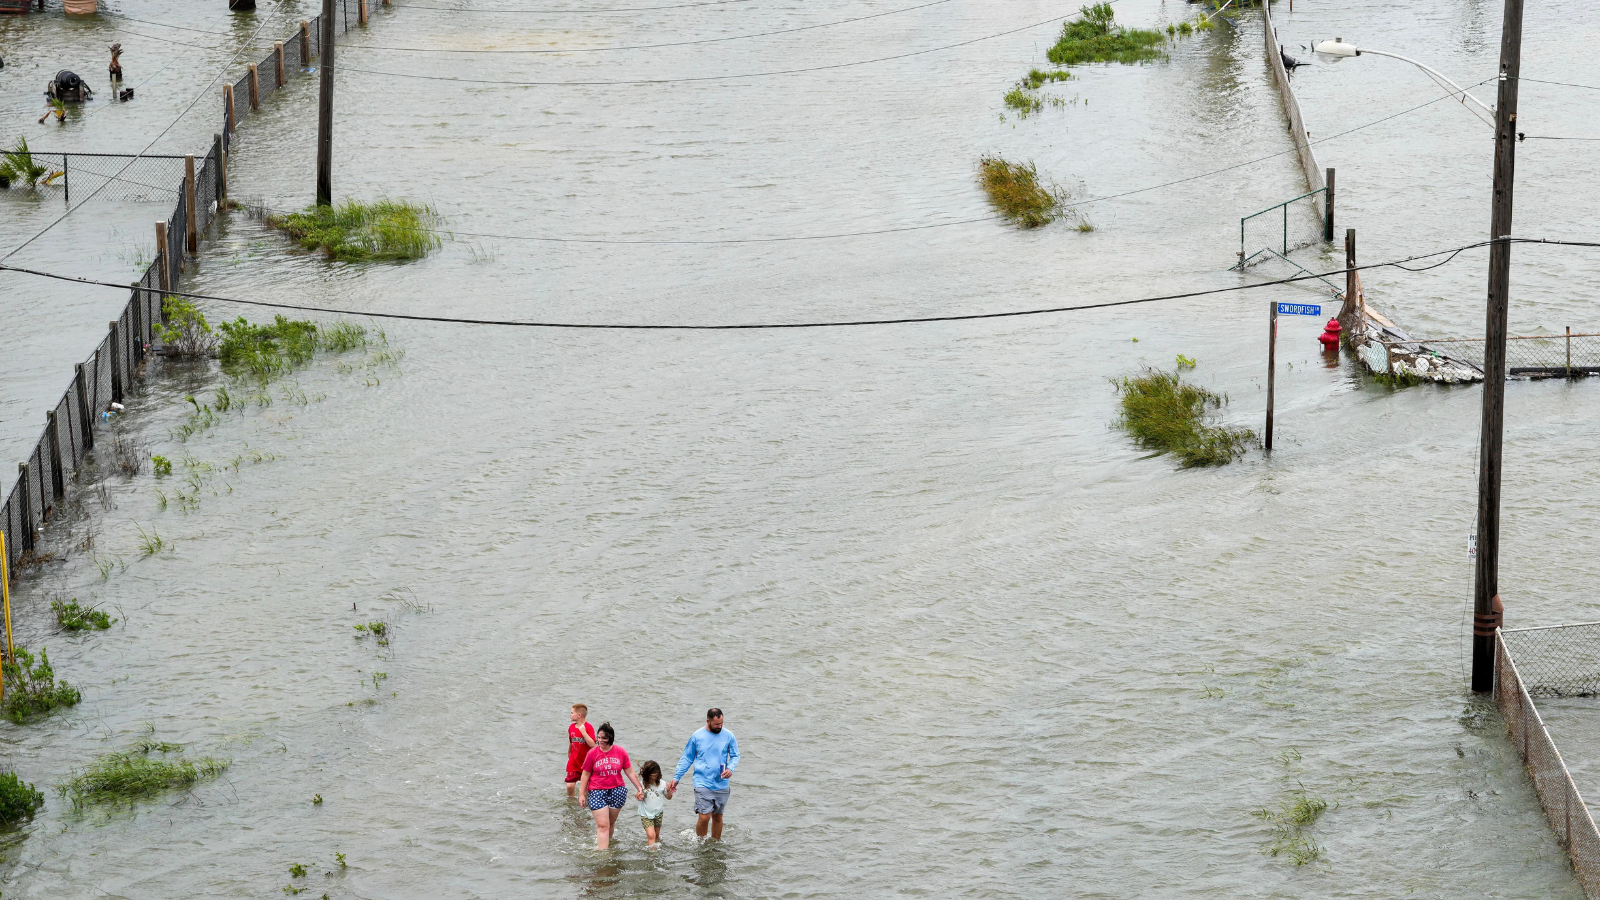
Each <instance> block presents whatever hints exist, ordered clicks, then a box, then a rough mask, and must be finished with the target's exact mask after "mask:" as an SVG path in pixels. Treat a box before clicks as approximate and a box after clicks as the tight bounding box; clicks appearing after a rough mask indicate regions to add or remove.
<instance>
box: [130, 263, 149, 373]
mask: <svg viewBox="0 0 1600 900" xmlns="http://www.w3.org/2000/svg"><path fill="white" fill-rule="evenodd" d="M132 287H133V302H132V303H129V304H128V305H129V306H131V307H132V308H133V314H132V316H131V318H132V320H133V358H134V359H135V360H141V359H144V319H145V315H144V294H143V293H142V292H141V291H140V289H139V282H137V281H135V282H134V283H133V285H132ZM130 368H131V367H130Z"/></svg>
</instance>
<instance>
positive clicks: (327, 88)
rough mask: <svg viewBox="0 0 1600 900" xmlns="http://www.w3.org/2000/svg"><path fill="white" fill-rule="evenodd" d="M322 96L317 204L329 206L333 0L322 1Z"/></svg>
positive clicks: (318, 132) (331, 130) (331, 158)
mask: <svg viewBox="0 0 1600 900" xmlns="http://www.w3.org/2000/svg"><path fill="white" fill-rule="evenodd" d="M321 44H322V73H321V74H322V97H321V101H320V102H319V103H318V104H317V205H318V206H332V205H333V0H322V37H321Z"/></svg>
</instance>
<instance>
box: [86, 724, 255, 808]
mask: <svg viewBox="0 0 1600 900" xmlns="http://www.w3.org/2000/svg"><path fill="white" fill-rule="evenodd" d="M230 762H231V760H227V759H215V758H213V757H210V756H202V757H200V758H199V759H186V758H184V757H183V748H182V747H181V746H179V745H178V744H168V743H158V742H155V741H153V740H146V741H143V742H141V743H139V744H138V745H136V746H134V747H132V748H130V749H128V750H123V751H118V752H115V753H107V754H106V755H104V756H102V757H100V758H99V759H96V760H95V761H94V762H92V763H90V764H89V765H88V766H86V767H85V768H83V769H82V770H80V771H78V772H75V773H74V774H73V775H72V777H71V778H69V779H67V781H66V782H65V783H64V784H62V785H60V786H59V787H58V788H57V790H59V791H60V792H61V795H62V796H63V797H66V798H68V799H69V800H71V801H72V806H73V808H74V809H82V808H83V807H84V806H85V805H86V804H107V805H117V804H123V803H129V804H131V803H132V802H133V801H135V800H140V799H144V798H148V797H154V796H156V795H158V794H161V793H164V792H166V791H172V790H181V789H184V788H189V787H193V786H194V785H196V784H198V783H200V782H201V781H204V780H206V779H208V778H215V777H217V776H218V775H221V774H222V773H223V771H225V770H226V769H227V768H228V765H229V763H230Z"/></svg>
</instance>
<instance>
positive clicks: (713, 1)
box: [389, 0, 750, 16]
mask: <svg viewBox="0 0 1600 900" xmlns="http://www.w3.org/2000/svg"><path fill="white" fill-rule="evenodd" d="M749 2H750V0H709V2H705V3H674V4H672V5H671V6H621V7H617V8H615V9H602V8H600V7H590V8H588V9H455V8H453V7H449V6H417V5H414V4H411V3H391V4H389V8H390V9H428V10H434V11H435V12H448V13H479V14H484V15H519V16H528V15H534V16H543V15H551V16H556V15H571V14H576V15H590V14H594V15H609V14H611V13H625V12H652V11H654V10H658V9H691V8H694V7H697V6H727V5H728V4H731V3H749Z"/></svg>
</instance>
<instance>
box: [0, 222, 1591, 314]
mask: <svg viewBox="0 0 1600 900" xmlns="http://www.w3.org/2000/svg"><path fill="white" fill-rule="evenodd" d="M1500 240H1502V241H1509V242H1512V243H1539V244H1554V245H1564V246H1573V247H1600V243H1590V242H1582V241H1562V240H1547V239H1538V238H1501V239H1500ZM1493 243H1497V241H1493V240H1490V241H1479V242H1477V243H1473V244H1465V245H1462V246H1460V247H1451V248H1449V249H1446V250H1436V251H1434V252H1432V253H1423V254H1418V255H1416V256H1409V257H1406V258H1404V259H1398V260H1391V261H1389V262H1381V263H1370V264H1368V265H1364V266H1353V267H1350V268H1342V269H1333V270H1331V271H1328V272H1322V273H1314V274H1308V275H1296V276H1294V277H1291V278H1280V279H1278V280H1276V281H1264V282H1259V283H1256V284H1243V285H1235V286H1233V287H1225V288H1211V289H1208V290H1202V291H1186V292H1184V293H1179V294H1162V295H1159V296H1154V297H1140V298H1138V299H1134V300H1113V301H1108V302H1105V303H1087V304H1082V305H1078V306H1055V307H1048V308H1045V309H1024V310H1010V311H1006V312H992V313H966V314H960V315H947V316H908V317H904V318H893V319H856V320H850V321H842V322H767V323H750V324H725V325H633V324H620V323H588V322H539V321H520V320H515V319H468V318H459V317H454V316H421V315H412V314H408V313H386V312H370V311H365V310H354V309H333V308H328V307H320V306H305V305H302V304H295V303H275V302H271V301H266V300H241V299H239V298H236V297H219V296H216V295H212V294H199V293H193V292H188V291H171V292H168V294H167V296H173V297H185V298H188V299H191V300H211V301H216V302H219V303H239V304H243V305H246V306H261V307H267V308H269V309H292V310H297V311H301V312H312V313H323V314H329V315H343V316H365V317H368V318H374V319H399V320H404V321H411V322H434V323H440V324H452V325H493V326H501V327H514V328H565V329H574V330H584V331H776V330H787V329H799V328H851V327H859V326H867V325H920V324H927V323H933V322H971V321H977V320H980V319H1010V318H1020V317H1024V316H1042V315H1050V314H1054V313H1066V312H1081V311H1085V310H1092V309H1110V308H1113V307H1118V306H1133V305H1135V304H1141V303H1156V302H1159V301H1163V300H1184V299H1190V298H1194V297H1208V296H1213V295H1217V294H1229V293H1238V292H1240V291H1252V290H1258V289H1260V288H1267V287H1275V286H1278V285H1284V284H1293V283H1296V282H1301V281H1309V280H1312V279H1320V278H1327V277H1329V276H1333V275H1343V274H1345V273H1347V272H1356V271H1362V270H1366V269H1381V268H1386V267H1401V266H1402V264H1404V263H1408V262H1416V261H1417V260H1422V259H1431V258H1433V257H1436V256H1442V255H1445V254H1450V259H1454V258H1455V256H1456V255H1459V254H1460V253H1461V252H1462V251H1465V250H1472V249H1475V248H1478V247H1486V246H1488V245H1490V244H1493ZM1446 261H1447V262H1448V260H1446ZM0 271H8V272H18V273H21V274H24V275H36V276H38V277H41V278H50V279H54V280H57V281H69V282H74V283H77V284H87V285H96V286H100V287H109V288H118V289H120V290H127V285H125V284H117V283H115V282H110V281H95V280H93V279H89V278H77V277H74V276H71V275H60V274H56V273H54V272H44V271H40V270H37V269H24V268H21V267H18V266H8V265H4V264H3V263H0Z"/></svg>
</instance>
